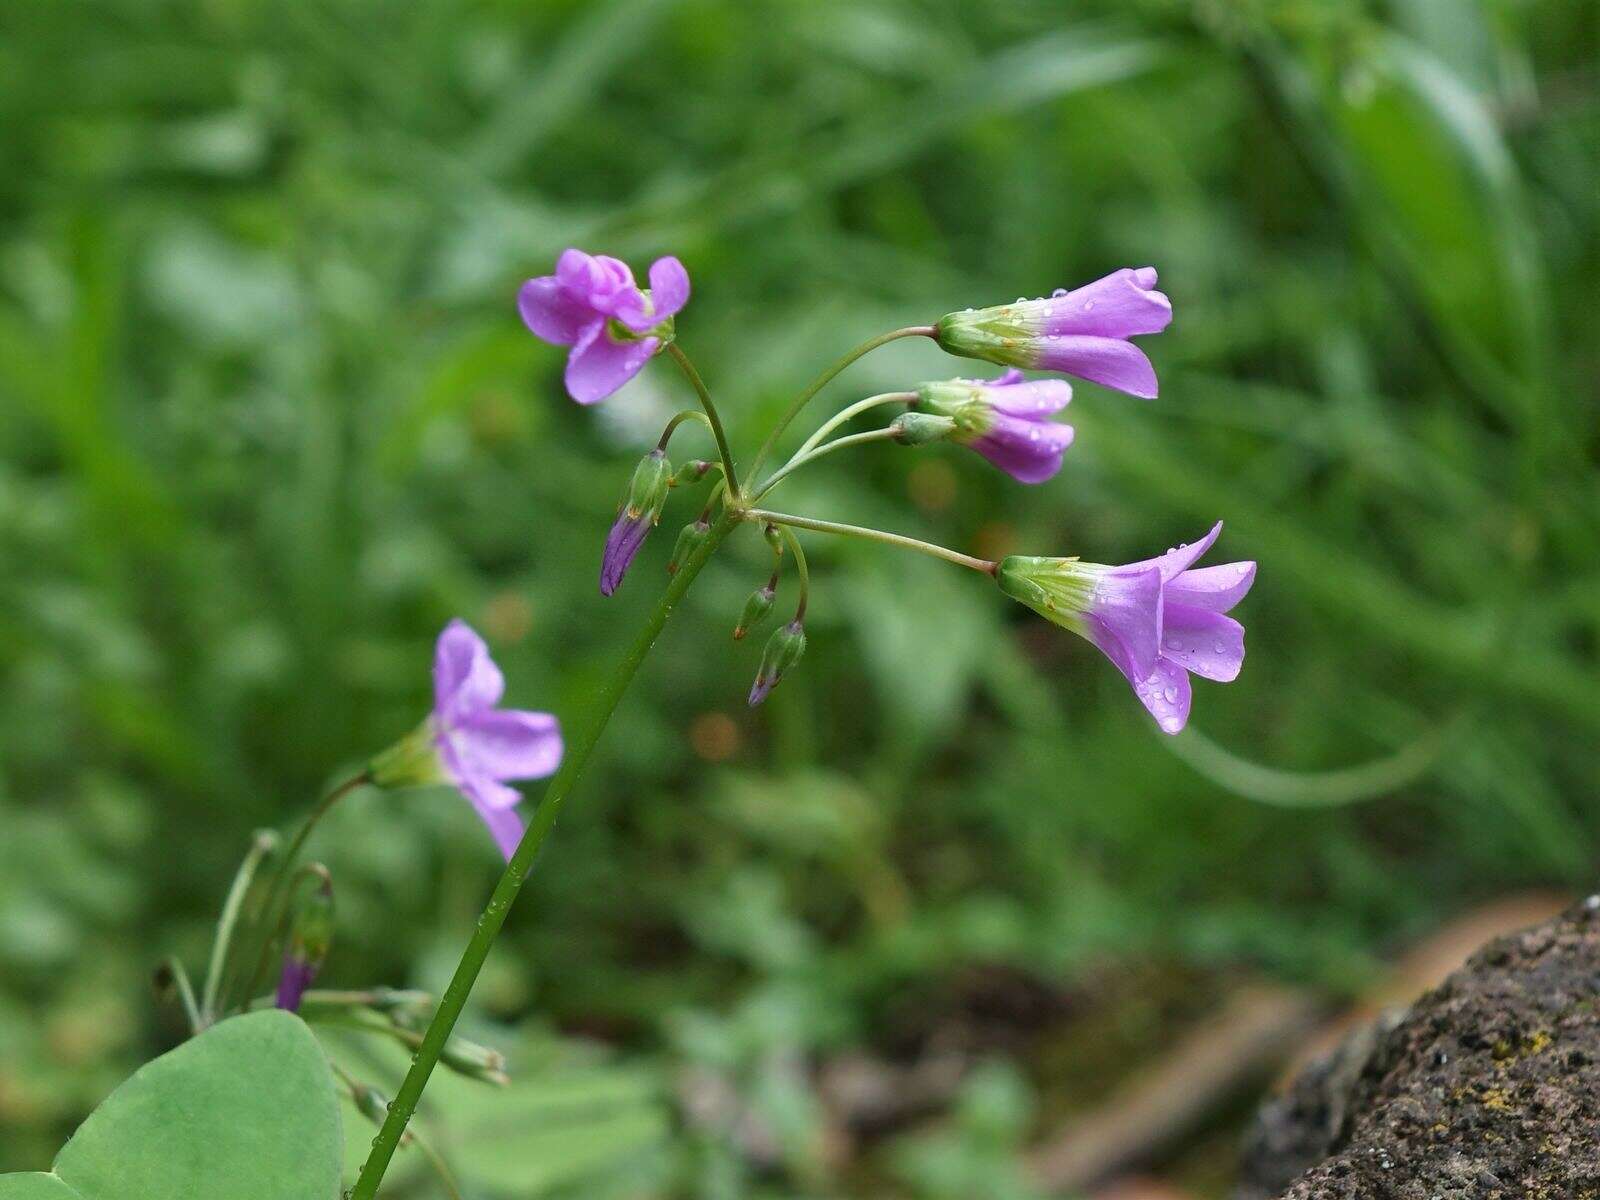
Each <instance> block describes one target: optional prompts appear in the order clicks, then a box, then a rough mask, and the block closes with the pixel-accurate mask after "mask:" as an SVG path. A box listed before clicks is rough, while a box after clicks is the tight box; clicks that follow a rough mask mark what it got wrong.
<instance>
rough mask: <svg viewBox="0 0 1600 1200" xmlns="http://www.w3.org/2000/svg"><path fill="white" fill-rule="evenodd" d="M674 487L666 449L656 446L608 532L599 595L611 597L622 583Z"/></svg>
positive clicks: (641, 462) (635, 476) (644, 460)
mask: <svg viewBox="0 0 1600 1200" xmlns="http://www.w3.org/2000/svg"><path fill="white" fill-rule="evenodd" d="M671 486H672V464H671V463H670V462H668V461H667V455H666V452H665V451H663V450H661V449H659V448H657V449H655V450H652V451H650V453H649V454H646V455H645V456H644V457H643V458H641V459H640V460H639V465H638V466H637V467H635V468H634V469H633V478H632V479H631V480H630V481H629V483H628V492H627V495H625V496H624V497H623V498H622V508H621V510H620V511H619V512H618V513H617V519H616V520H615V521H614V522H612V525H611V532H610V533H609V534H607V535H606V548H605V553H604V554H603V555H602V556H601V559H600V594H601V595H602V596H609V595H611V594H612V593H613V592H615V591H616V590H617V588H619V587H620V586H621V585H622V577H623V576H624V575H626V574H627V572H628V566H629V564H631V563H632V562H633V558H634V555H636V554H638V553H639V548H640V547H641V546H643V545H644V540H645V538H647V537H649V536H650V530H651V529H653V528H654V527H655V524H656V522H657V521H659V520H660V519H661V510H662V508H664V507H665V506H666V503H667V490H668V489H669V488H670V487H671Z"/></svg>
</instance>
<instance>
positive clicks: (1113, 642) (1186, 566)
mask: <svg viewBox="0 0 1600 1200" xmlns="http://www.w3.org/2000/svg"><path fill="white" fill-rule="evenodd" d="M1221 532H1222V522H1221V521H1218V522H1217V523H1216V525H1215V526H1213V527H1212V529H1211V531H1210V532H1209V533H1207V534H1206V536H1205V537H1203V538H1201V539H1200V540H1199V541H1198V542H1195V543H1193V544H1192V545H1189V544H1185V545H1182V546H1178V547H1176V548H1174V549H1172V550H1169V551H1167V553H1165V554H1163V555H1161V556H1160V557H1159V558H1150V559H1145V560H1144V561H1143V562H1136V563H1129V564H1127V565H1126V566H1120V567H1114V566H1104V565H1102V564H1099V563H1085V562H1079V561H1078V560H1077V559H1075V558H1025V557H1021V556H1013V557H1011V558H1007V559H1005V560H1004V561H1003V562H1001V564H1000V567H999V570H998V571H997V572H996V579H997V580H998V582H999V584H1000V589H1001V591H1003V592H1005V593H1006V595H1008V596H1010V597H1012V598H1013V599H1015V600H1020V601H1021V602H1022V603H1023V604H1026V605H1027V606H1028V607H1029V608H1031V609H1033V610H1034V611H1035V612H1037V613H1039V614H1040V615H1042V616H1044V617H1046V618H1048V619H1049V620H1051V621H1053V622H1055V623H1056V624H1057V625H1060V626H1062V627H1063V628H1065V629H1070V630H1072V632H1074V633H1076V634H1078V635H1079V636H1081V637H1084V638H1087V639H1088V640H1089V641H1091V642H1093V643H1094V644H1095V645H1096V646H1098V647H1099V648H1100V650H1101V651H1102V652H1103V653H1104V654H1105V656H1106V657H1107V658H1109V659H1110V660H1111V661H1112V662H1113V663H1114V664H1115V665H1116V667H1117V669H1118V670H1119V671H1121V672H1122V673H1123V675H1124V676H1126V677H1127V680H1128V682H1129V683H1130V684H1132V685H1133V690H1134V694H1135V695H1137V696H1138V697H1139V700H1140V702H1141V703H1142V704H1143V705H1144V706H1145V708H1147V709H1148V710H1149V711H1150V715H1151V716H1152V717H1154V718H1155V719H1156V723H1157V724H1158V725H1160V727H1161V728H1162V730H1164V731H1165V732H1167V733H1177V732H1178V731H1179V730H1181V729H1182V728H1183V727H1184V725H1185V724H1187V723H1188V720H1189V705H1190V700H1191V689H1190V685H1189V674H1190V672H1193V673H1194V674H1196V675H1199V676H1201V677H1203V678H1205V679H1215V680H1218V681H1220V682H1223V683H1227V682H1230V681H1232V680H1233V679H1236V678H1237V677H1238V675H1239V669H1240V667H1241V666H1242V665H1243V663H1244V626H1242V625H1240V624H1239V622H1237V621H1235V620H1234V619H1233V618H1232V617H1228V616H1224V615H1223V614H1224V613H1226V612H1227V611H1228V610H1229V609H1231V608H1232V607H1233V606H1234V605H1235V604H1237V603H1238V602H1239V601H1240V599H1242V598H1243V596H1244V594H1245V593H1246V592H1248V591H1249V590H1250V585H1251V584H1252V583H1253V582H1255V575H1256V564H1255V563H1253V562H1234V563H1222V564H1220V565H1218V566H1214V567H1201V568H1198V569H1191V568H1192V567H1193V564H1194V563H1195V562H1197V561H1198V560H1199V558H1200V556H1201V555H1203V554H1204V553H1205V552H1206V551H1207V550H1209V549H1210V548H1211V544H1212V543H1213V542H1215V541H1216V540H1217V535H1218V534H1219V533H1221Z"/></svg>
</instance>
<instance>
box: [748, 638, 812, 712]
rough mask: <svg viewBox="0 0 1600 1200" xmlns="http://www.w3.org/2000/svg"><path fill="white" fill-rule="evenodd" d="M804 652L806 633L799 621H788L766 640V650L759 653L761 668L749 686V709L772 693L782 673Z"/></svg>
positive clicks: (798, 659)
mask: <svg viewBox="0 0 1600 1200" xmlns="http://www.w3.org/2000/svg"><path fill="white" fill-rule="evenodd" d="M805 652H806V631H805V627H804V626H802V625H801V624H800V622H799V621H790V622H789V623H788V624H787V625H784V626H783V627H781V628H780V629H778V630H777V631H776V632H775V633H773V635H772V636H771V637H770V638H768V639H767V648H766V649H765V650H763V651H762V652H761V666H760V667H759V668H757V670H756V681H755V682H754V683H753V684H751V685H750V707H751V708H754V707H755V706H756V705H758V704H760V703H761V702H762V701H763V700H765V699H766V698H767V697H768V696H769V695H770V694H771V693H772V689H773V688H775V687H777V686H778V684H779V683H780V682H781V681H782V680H783V676H784V673H785V672H786V671H788V670H789V668H790V667H792V666H794V664H795V663H797V662H799V661H800V656H801V655H802V654H804V653H805Z"/></svg>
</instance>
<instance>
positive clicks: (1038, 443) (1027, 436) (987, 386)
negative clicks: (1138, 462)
mask: <svg viewBox="0 0 1600 1200" xmlns="http://www.w3.org/2000/svg"><path fill="white" fill-rule="evenodd" d="M1071 399H1072V385H1071V384H1070V383H1068V382H1067V381H1066V380H1064V379H1037V380H1033V381H1028V380H1024V379H1023V377H1022V372H1021V371H1018V370H1017V369H1016V368H1012V369H1011V370H1009V371H1007V372H1006V373H1005V374H1004V375H1002V376H1000V378H999V379H991V380H983V379H947V380H943V381H941V382H939V383H925V384H923V385H922V386H921V387H919V388H918V389H917V403H916V408H917V410H918V411H919V412H926V413H933V414H935V415H938V416H942V417H948V418H950V419H951V420H952V421H953V422H954V427H953V428H952V429H951V431H950V432H949V433H948V434H947V435H946V436H947V437H948V438H949V440H950V441H953V442H959V443H960V444H961V445H963V446H971V447H972V448H973V449H974V450H976V451H977V452H978V453H979V454H981V455H983V456H984V457H985V458H987V459H988V460H989V461H990V462H992V463H993V464H994V465H995V466H997V467H999V468H1000V469H1001V470H1002V471H1005V472H1006V473H1007V474H1009V475H1011V477H1012V478H1014V479H1016V480H1017V481H1018V482H1020V483H1043V482H1044V481H1045V480H1046V479H1049V478H1050V477H1051V476H1052V475H1054V474H1055V473H1056V472H1057V471H1059V470H1060V469H1061V456H1062V453H1063V452H1064V451H1065V450H1066V448H1067V447H1068V446H1070V445H1072V426H1071V425H1062V424H1059V423H1057V422H1055V421H1052V420H1051V419H1050V417H1051V414H1052V413H1057V412H1060V411H1061V410H1062V409H1063V408H1065V407H1066V406H1067V403H1068V402H1069V401H1070V400H1071Z"/></svg>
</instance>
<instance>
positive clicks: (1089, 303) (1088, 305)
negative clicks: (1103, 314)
mask: <svg viewBox="0 0 1600 1200" xmlns="http://www.w3.org/2000/svg"><path fill="white" fill-rule="evenodd" d="M1083 311H1084V312H1093V311H1094V301H1093V300H1085V301H1084V302H1083Z"/></svg>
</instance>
